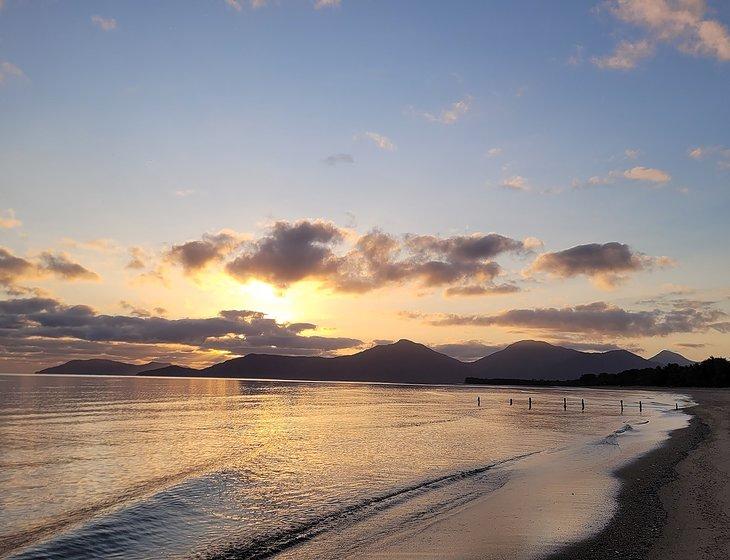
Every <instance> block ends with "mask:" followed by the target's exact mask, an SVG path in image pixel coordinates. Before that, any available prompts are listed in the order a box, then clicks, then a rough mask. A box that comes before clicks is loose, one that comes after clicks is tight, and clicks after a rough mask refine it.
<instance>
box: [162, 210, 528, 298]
mask: <svg viewBox="0 0 730 560" xmlns="http://www.w3.org/2000/svg"><path fill="white" fill-rule="evenodd" d="M239 239H240V237H239V238H234V239H229V238H225V237H224V238H223V239H221V238H220V236H211V235H204V236H203V238H202V239H200V240H197V241H188V242H186V243H183V244H180V245H175V246H173V247H172V248H171V249H170V250H168V251H167V253H166V260H167V262H171V263H173V264H176V265H179V266H181V267H183V269H184V270H185V271H186V272H187V273H192V272H197V271H200V270H202V269H203V268H205V267H206V266H208V265H212V264H214V263H220V264H221V265H222V267H223V270H224V271H225V272H226V273H227V274H229V275H230V276H231V277H233V278H235V279H236V280H238V281H240V282H248V281H249V280H253V279H256V280H260V281H263V282H267V283H269V284H271V285H273V286H276V287H278V288H280V289H286V288H288V287H289V286H290V285H291V284H293V283H296V282H300V281H305V280H310V281H318V282H320V283H321V284H322V285H323V286H324V287H326V288H328V289H331V290H334V291H337V292H350V293H363V292H368V291H371V290H375V289H379V288H382V287H385V286H388V285H396V286H397V285H402V284H406V283H409V282H415V283H418V284H419V285H421V286H423V287H426V288H432V287H445V288H454V290H452V291H451V294H452V295H465V294H472V295H477V294H483V295H489V294H500V293H508V292H514V291H516V290H517V289H518V288H517V286H515V285H512V284H511V283H510V284H501V285H497V284H495V283H494V280H495V278H496V277H497V276H499V275H501V274H502V268H501V267H500V266H499V264H498V263H497V262H495V261H494V259H495V258H496V257H498V256H499V255H501V254H504V253H514V254H528V253H530V252H531V251H533V250H535V249H536V248H539V247H540V246H541V244H542V242H541V241H540V240H538V239H536V238H527V239H525V240H524V241H520V240H517V239H512V238H509V237H505V236H503V235H499V234H497V233H488V234H482V233H477V234H473V235H455V236H450V237H441V236H435V235H414V234H406V235H403V236H394V235H391V234H388V233H385V232H382V231H380V230H377V229H374V230H371V231H370V232H368V233H366V234H364V235H358V234H357V233H355V232H354V231H352V230H348V229H343V228H340V227H338V226H336V225H335V224H333V223H331V222H324V221H318V220H315V221H311V220H300V221H298V222H287V221H278V222H275V223H274V224H273V225H271V226H270V227H269V229H268V231H267V232H266V233H265V234H264V235H262V236H260V237H257V238H251V239H249V240H247V241H243V240H241V241H239Z"/></svg>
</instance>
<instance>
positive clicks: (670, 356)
mask: <svg viewBox="0 0 730 560" xmlns="http://www.w3.org/2000/svg"><path fill="white" fill-rule="evenodd" d="M649 360H650V361H652V362H656V363H657V364H661V365H663V366H666V365H668V364H677V365H680V366H691V365H692V364H694V363H696V362H694V361H692V360H689V359H687V358H685V357H684V356H682V354H677V353H676V352H672V351H671V350H662V351H661V352H659V353H658V354H657V355H656V356H653V357H651V358H649Z"/></svg>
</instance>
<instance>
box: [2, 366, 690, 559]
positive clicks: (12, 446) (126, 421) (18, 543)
mask: <svg viewBox="0 0 730 560" xmlns="http://www.w3.org/2000/svg"><path fill="white" fill-rule="evenodd" d="M477 395H479V396H480V397H481V404H482V406H481V407H477V406H476V397H477ZM528 396H531V397H532V399H533V407H532V410H529V411H528V410H527V398H528ZM564 396H567V397H568V410H567V411H564V410H563V397H564ZM510 397H512V398H513V399H514V405H513V406H511V407H510V406H509V405H508V400H509V398H510ZM581 398H584V399H585V400H586V410H585V411H581V407H580V399H581ZM678 398H680V397H676V396H674V395H670V394H661V393H647V392H640V391H633V390H626V391H613V390H588V389H580V390H578V389H560V390H558V389H534V390H530V389H526V388H519V389H518V388H486V387H433V386H397V385H378V384H350V383H294V382H292V383H285V382H270V381H250V380H215V379H155V378H129V377H86V376H76V377H74V376H39V375H35V376H0V451H1V453H0V555H2V556H4V557H13V558H68V557H79V558H125V559H134V558H162V557H164V558H190V557H200V558H208V557H223V558H250V557H261V556H268V555H277V554H278V555H281V556H283V557H286V556H290V557H302V558H303V557H311V558H325V557H331V558H337V557H342V556H345V555H350V556H352V555H358V554H359V555H364V556H368V555H370V554H371V553H372V554H375V553H376V552H377V550H388V549H389V548H388V547H392V546H393V545H392V543H391V542H390V541H392V539H393V536H394V535H401V534H402V535H403V536H404V539H405V537H406V536H407V535H409V534H414V533H418V531H420V530H421V528H422V527H423V524H424V523H433V522H434V521H435V520H438V519H440V516H443V515H444V514H445V513H447V512H449V511H453V510H455V509H456V508H463V507H465V505H467V504H469V503H470V502H472V501H473V500H476V499H480V500H481V499H484V497H485V496H492V495H494V502H495V504H497V503H499V504H500V506H499V507H500V508H501V509H500V511H501V513H502V514H504V518H505V519H507V518H512V519H515V518H520V516H525V519H527V518H528V517H529V515H530V514H529V513H528V512H526V511H524V510H521V509H520V508H521V505H520V503H519V502H520V501H521V500H519V499H517V500H514V499H513V500H509V501H505V500H503V501H502V502H500V498H499V496H500V492H503V491H504V488H512V487H516V481H518V480H522V481H523V482H524V481H527V480H532V481H535V480H537V478H538V476H542V475H543V474H544V473H546V472H555V473H564V472H568V471H567V470H566V469H563V468H561V467H560V465H561V464H572V465H573V468H574V469H577V468H579V471H575V472H574V474H573V475H572V477H573V480H574V481H575V484H574V485H573V486H574V488H573V492H572V494H573V495H575V492H576V491H577V492H578V495H579V496H589V497H586V498H585V499H584V500H583V501H582V502H581V503H584V502H585V507H582V508H578V510H580V513H579V514H576V513H575V511H574V514H573V515H571V516H568V519H567V521H565V522H561V524H560V530H559V531H558V532H555V531H557V529H555V530H553V533H554V534H555V535H558V538H557V539H553V541H554V542H553V543H552V544H555V543H558V544H559V542H567V541H569V540H571V539H574V538H578V537H579V536H581V535H583V534H584V533H585V532H586V531H590V530H595V529H596V528H597V527H599V526H600V523H602V522H603V521H605V518H606V517H607V515H608V514H610V511H611V506H610V504H611V495H612V493H613V492H615V485H614V484H612V482H611V481H612V479H611V477H610V476H609V474H610V471H611V469H612V468H615V466H616V465H617V464H619V463H620V462H622V461H625V460H628V459H630V458H631V457H633V456H636V455H637V454H640V453H642V452H645V451H646V450H648V449H650V448H651V447H653V446H654V445H656V444H657V443H658V442H660V441H661V440H662V439H663V438H665V437H666V433H667V431H668V430H670V429H673V428H676V427H680V426H681V425H683V423H684V422H685V418H686V416H685V415H683V414H681V413H679V414H677V413H675V412H674V411H673V409H674V403H675V400H677V399H678ZM619 399H623V400H624V402H625V409H624V413H623V415H622V414H621V412H620V409H619V404H618V402H619ZM640 399H641V400H643V401H644V408H643V411H642V412H641V413H640V412H639V410H638V406H637V405H636V404H635V403H636V402H637V401H638V400H640ZM647 420H648V423H645V422H646V421H647ZM626 425H630V426H632V428H631V429H623V427H624V426H626ZM617 430H618V431H617ZM619 441H621V442H626V443H621V444H619ZM561 462H562V463H561ZM536 465H538V467H536ZM546 465H551V467H550V468H547V467H546ZM556 465H557V468H556ZM531 469H532V470H531ZM577 472H580V473H583V474H585V475H586V476H584V477H583V478H581V477H580V476H579V475H577V474H575V473H577ZM586 473H589V474H590V476H588V474H586ZM597 477H601V480H602V482H600V483H597V482H596V480H597ZM556 480H557V479H550V480H546V481H545V482H544V484H543V483H541V486H540V487H541V488H542V487H544V486H545V485H546V484H547V485H553V486H559V485H560V484H561V482H560V481H559V480H558V481H556ZM510 485H511V486H510ZM581 485H582V486H581ZM529 487H530V485H529V484H524V483H520V485H519V487H516V488H515V491H517V492H518V494H512V495H513V496H519V489H520V488H522V489H525V488H529ZM584 487H586V488H587V487H591V489H590V491H588V490H586V489H585V488H584ZM490 499H491V498H490ZM522 501H524V500H522ZM510 504H511V505H510ZM550 504H552V505H550ZM607 504H608V505H607ZM551 507H552V508H556V509H555V512H551V511H549V509H550V508H551ZM562 507H565V502H563V503H559V501H556V500H554V499H551V500H546V501H545V505H544V508H545V510H544V511H543V512H541V513H540V516H539V517H538V519H537V520H535V519H531V520H530V523H532V524H533V525H534V524H535V523H537V524H538V525H540V523H542V524H543V525H542V526H541V527H542V529H541V530H543V529H548V528H549V526H550V523H549V521H548V520H549V519H550V516H551V514H556V515H557V513H556V512H558V510H559V508H562ZM505 508H507V510H509V508H514V511H513V512H512V513H513V515H508V514H510V512H509V511H505ZM572 509H573V510H575V507H574V506H573V508H572ZM532 515H533V517H534V513H533V514H532ZM554 517H555V515H553V518H554ZM563 518H565V515H563ZM511 531H512V529H509V528H508V527H507V526H505V527H504V528H503V530H501V532H500V539H501V540H502V541H504V542H505V543H506V544H505V545H504V547H506V548H504V547H503V550H510V551H511V553H510V554H512V557H514V558H518V557H525V558H527V557H530V556H534V555H535V554H537V553H540V552H544V550H538V549H539V548H540V547H539V546H537V545H536V544H534V543H533V542H532V540H530V539H528V538H526V537H525V534H524V533H525V532H524V531H522V532H520V534H514V535H511ZM404 542H405V541H404ZM389 543H390V544H389ZM487 557H488V556H487ZM495 557H496V556H495Z"/></svg>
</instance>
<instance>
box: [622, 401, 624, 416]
mask: <svg viewBox="0 0 730 560" xmlns="http://www.w3.org/2000/svg"><path fill="white" fill-rule="evenodd" d="M623 413H624V401H623V400H621V414H623Z"/></svg>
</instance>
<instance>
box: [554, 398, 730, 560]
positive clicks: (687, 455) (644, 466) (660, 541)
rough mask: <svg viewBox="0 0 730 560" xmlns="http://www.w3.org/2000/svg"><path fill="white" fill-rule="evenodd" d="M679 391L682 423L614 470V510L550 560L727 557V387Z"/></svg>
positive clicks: (729, 528)
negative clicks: (685, 400) (617, 486)
mask: <svg viewBox="0 0 730 560" xmlns="http://www.w3.org/2000/svg"><path fill="white" fill-rule="evenodd" d="M686 392H687V393H689V394H690V395H691V396H692V397H693V398H694V399H695V401H696V402H697V403H698V405H697V406H695V407H692V408H691V409H689V410H688V412H690V413H691V414H692V415H693V418H692V420H691V421H690V424H689V426H688V427H686V428H682V429H680V430H677V431H676V432H675V433H673V434H672V436H671V438H670V439H669V441H668V442H667V443H666V444H665V445H663V446H662V447H660V448H659V449H656V450H655V451H653V452H651V453H649V454H648V455H646V456H644V457H642V458H640V459H639V460H637V461H635V462H634V463H632V464H630V465H628V466H626V467H625V468H623V469H622V470H620V471H619V472H618V473H617V475H618V477H619V478H620V479H621V481H622V482H623V486H622V489H621V492H620V494H619V497H618V503H619V509H618V512H617V514H616V516H615V517H614V518H613V519H612V520H611V522H610V523H609V524H608V526H607V527H606V528H605V529H604V530H603V531H602V532H601V533H599V534H598V535H597V536H596V537H594V538H591V539H589V540H586V541H583V542H581V543H578V544H576V545H574V546H571V547H569V548H566V549H565V550H563V551H561V552H560V553H559V554H556V555H554V556H553V557H552V558H551V560H563V559H564V560H568V559H574V558H586V559H602V558H649V559H671V558H676V559H678V560H679V559H686V558H692V559H700V558H708V559H715V558H717V559H727V558H730V487H729V486H728V480H730V414H728V411H729V410H730V391H728V390H726V389H702V390H701V389H694V390H689V391H686Z"/></svg>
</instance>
